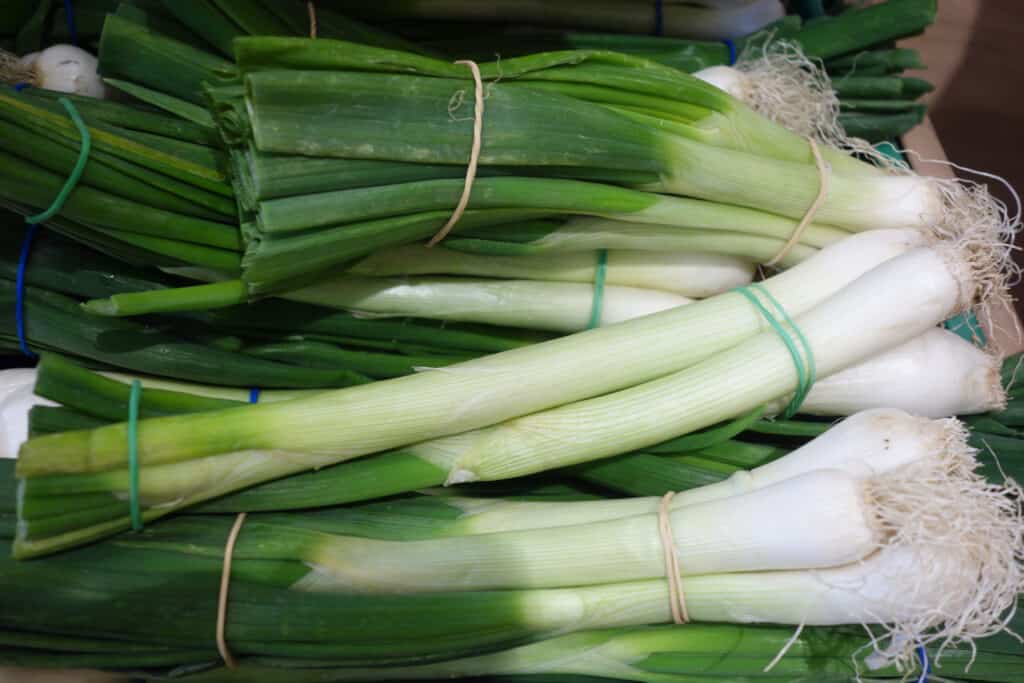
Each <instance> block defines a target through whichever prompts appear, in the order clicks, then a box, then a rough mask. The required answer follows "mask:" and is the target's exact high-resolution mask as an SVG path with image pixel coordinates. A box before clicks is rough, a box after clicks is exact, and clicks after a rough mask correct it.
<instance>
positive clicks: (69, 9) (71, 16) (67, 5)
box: [64, 0, 78, 45]
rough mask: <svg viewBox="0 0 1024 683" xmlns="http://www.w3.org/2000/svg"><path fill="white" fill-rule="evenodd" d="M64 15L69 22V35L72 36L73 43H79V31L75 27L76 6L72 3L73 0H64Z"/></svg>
mask: <svg viewBox="0 0 1024 683" xmlns="http://www.w3.org/2000/svg"><path fill="white" fill-rule="evenodd" d="M64 15H65V19H66V20H67V22H68V37H70V38H71V44H72V45H78V31H77V30H76V29H75V8H74V7H73V6H72V4H71V0H64Z"/></svg>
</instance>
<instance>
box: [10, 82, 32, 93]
mask: <svg viewBox="0 0 1024 683" xmlns="http://www.w3.org/2000/svg"><path fill="white" fill-rule="evenodd" d="M31 87H32V84H31V83H15V84H14V92H21V91H22V90H24V89H25V88H31Z"/></svg>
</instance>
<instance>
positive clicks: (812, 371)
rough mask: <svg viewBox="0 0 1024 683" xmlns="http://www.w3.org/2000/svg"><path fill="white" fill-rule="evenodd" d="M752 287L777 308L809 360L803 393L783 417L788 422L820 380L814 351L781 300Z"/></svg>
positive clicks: (761, 287)
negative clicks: (815, 383) (818, 379)
mask: <svg viewBox="0 0 1024 683" xmlns="http://www.w3.org/2000/svg"><path fill="white" fill-rule="evenodd" d="M750 286H751V287H753V288H755V289H756V290H757V291H759V292H761V294H763V295H764V296H765V298H766V299H768V301H770V302H771V304H772V306H774V307H775V310H776V311H778V313H779V315H780V316H781V317H782V320H783V322H785V323H786V324H787V325H789V327H790V328H791V329H792V330H793V332H794V333H795V334H796V337H797V339H799V340H800V344H801V345H802V346H803V347H804V356H806V358H807V382H806V383H805V384H804V387H803V392H802V393H801V394H798V395H794V396H793V401H792V403H790V407H787V408H786V412H785V413H783V417H785V418H786V419H787V420H788V419H789V418H791V417H793V416H794V415H796V413H797V411H798V410H799V409H800V406H801V405H802V404H803V402H804V399H806V398H807V394H808V393H809V392H810V391H811V387H813V386H814V382H815V381H816V380H817V378H818V369H817V366H816V364H815V362H814V351H813V350H812V349H811V343H810V342H809V341H807V337H805V336H804V333H803V330H801V329H800V328H799V327H798V326H797V324H796V323H795V322H793V319H792V318H790V317H789V313H787V312H786V309H785V308H783V307H782V304H780V303H779V300H778V299H776V298H775V297H774V296H772V293H771V292H769V291H768V290H767V289H765V287H764V286H763V285H761V284H759V283H754V284H752V285H750ZM790 409H792V412H790Z"/></svg>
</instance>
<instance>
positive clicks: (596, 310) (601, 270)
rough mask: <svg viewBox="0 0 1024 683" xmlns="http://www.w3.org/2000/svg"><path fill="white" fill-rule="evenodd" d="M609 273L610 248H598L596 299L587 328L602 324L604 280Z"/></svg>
mask: <svg viewBox="0 0 1024 683" xmlns="http://www.w3.org/2000/svg"><path fill="white" fill-rule="evenodd" d="M607 275H608V250H607V249H598V251H597V268H595V269H594V301H593V303H592V304H591V305H590V322H588V323H587V329H588V330H592V329H594V328H595V327H597V326H598V325H600V324H601V309H602V307H603V306H604V280H605V277H607Z"/></svg>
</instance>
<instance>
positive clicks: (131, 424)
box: [128, 379, 142, 531]
mask: <svg viewBox="0 0 1024 683" xmlns="http://www.w3.org/2000/svg"><path fill="white" fill-rule="evenodd" d="M141 400H142V382H140V381H139V380H138V379H133V380H132V388H131V391H130V392H129V393H128V511H129V514H130V516H131V520H132V531H142V511H141V510H140V508H139V402H140V401H141Z"/></svg>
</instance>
